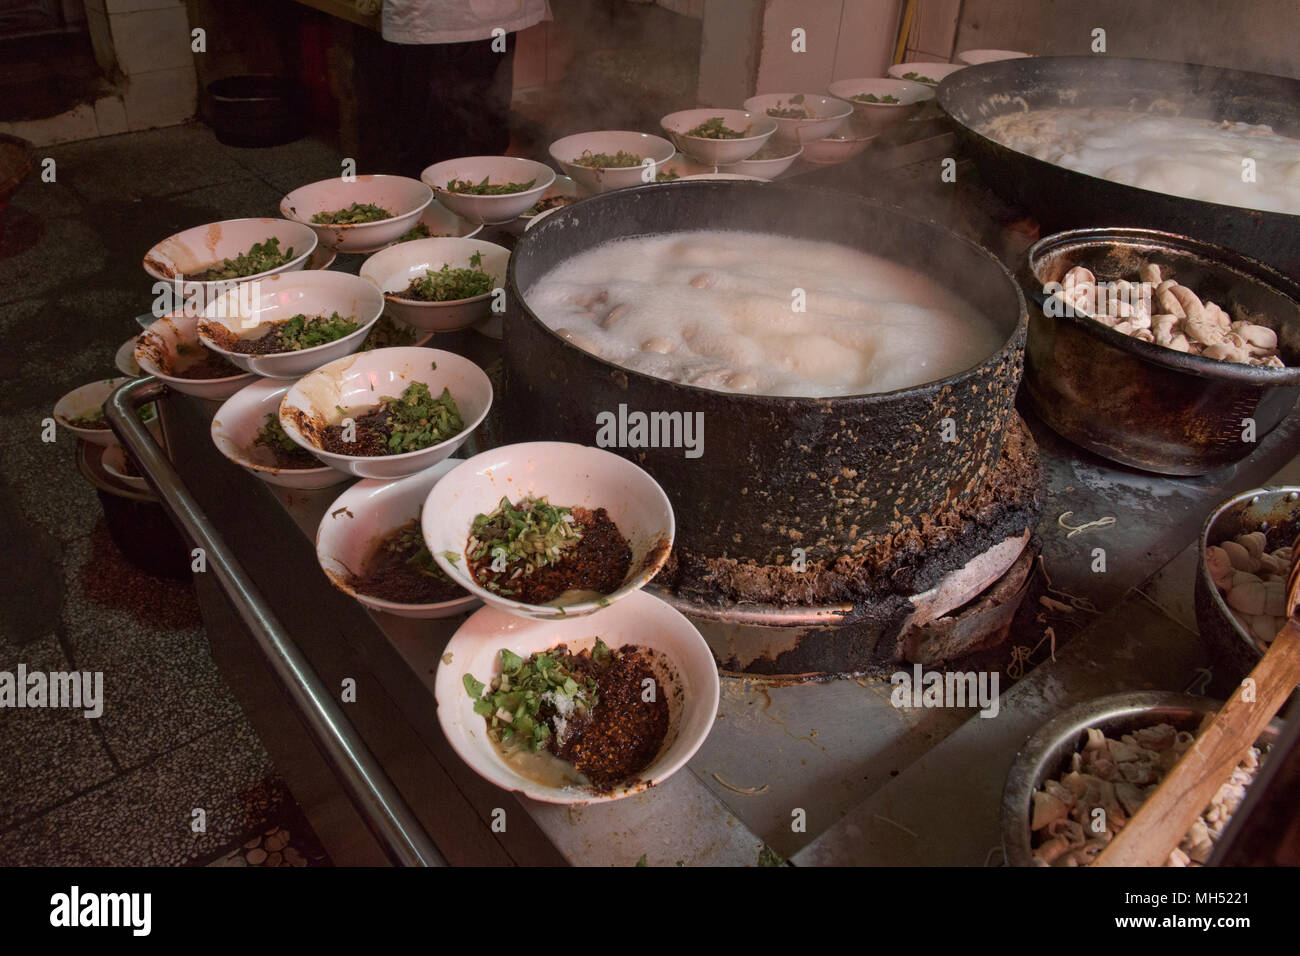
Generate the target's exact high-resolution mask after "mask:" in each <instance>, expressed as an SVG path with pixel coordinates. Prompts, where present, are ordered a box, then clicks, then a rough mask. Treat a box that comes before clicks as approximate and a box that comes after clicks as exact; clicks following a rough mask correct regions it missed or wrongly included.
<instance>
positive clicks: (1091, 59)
mask: <svg viewBox="0 0 1300 956" xmlns="http://www.w3.org/2000/svg"><path fill="white" fill-rule="evenodd" d="M938 99H939V105H940V107H942V108H943V110H944V112H946V113H947V114H948V116H949V117H951V118H952V120H953V121H954V123H955V125H956V128H957V134H958V136H959V138H960V139H961V141H962V143H963V145H964V147H965V150H966V151H967V152H968V153H969V155H971V157H972V158H973V159H974V160H975V163H976V165H977V166H978V167H979V169H980V172H981V174H982V175H983V177H984V179H985V181H986V182H987V183H988V184H989V185H990V186H991V187H992V188H993V189H995V190H997V191H998V192H999V193H1001V194H1003V195H1004V196H1006V197H1007V198H1009V199H1010V200H1012V201H1013V202H1016V203H1018V204H1019V205H1021V206H1023V207H1024V208H1025V209H1027V210H1029V211H1030V212H1031V213H1033V215H1034V216H1035V217H1036V218H1037V219H1038V221H1039V223H1040V224H1041V225H1042V227H1043V232H1044V233H1047V232H1056V231H1058V230H1062V229H1074V228H1078V227H1082V226H1145V227H1148V228H1152V229H1161V230H1164V231H1166V232H1176V233H1181V234H1182V235H1186V236H1192V237H1194V238H1196V239H1203V240H1205V241H1206V242H1212V243H1215V244H1216V245H1220V246H1224V247H1226V248H1228V249H1235V250H1236V251H1238V252H1244V253H1246V254H1247V255H1249V256H1252V257H1254V258H1256V259H1259V260H1260V261H1262V262H1266V263H1268V264H1269V265H1271V266H1273V267H1275V268H1277V269H1280V270H1281V271H1282V272H1284V273H1287V274H1289V275H1292V276H1300V242H1297V241H1296V236H1297V235H1300V216H1297V215H1288V214H1287V213H1281V212H1263V211H1260V210H1256V209H1244V208H1241V207H1237V206H1224V205H1221V204H1219V203H1212V202H1203V201H1201V200H1198V199H1184V198H1181V197H1178V196H1168V195H1165V194H1164V193H1158V192H1152V191H1151V190H1149V189H1138V188H1137V187H1135V186H1125V185H1123V184H1121V183H1113V182H1110V181H1109V180H1105V179H1098V178H1097V177H1095V176H1088V175H1086V174H1084V173H1079V172H1075V171H1073V170H1070V169H1066V168H1065V167H1063V166H1057V165H1055V164H1053V163H1048V162H1045V161H1043V160H1040V159H1035V158H1034V157H1032V156H1029V155H1026V154H1025V153H1020V152H1017V151H1015V150H1013V149H1009V148H1008V147H1006V146H1003V145H1001V144H999V143H996V142H994V141H993V140H991V139H989V138H987V137H985V136H983V135H981V134H980V133H979V132H977V131H976V129H975V127H978V126H980V125H982V124H984V123H987V122H988V121H989V120H991V119H994V118H996V117H998V116H1001V115H1002V114H1004V113H1010V112H1016V111H1020V110H1025V109H1047V108H1053V107H1061V108H1078V107H1117V108H1121V109H1131V110H1133V111H1134V112H1142V111H1144V110H1146V109H1147V108H1148V107H1151V108H1153V109H1154V110H1156V111H1158V112H1160V113H1162V114H1168V113H1170V112H1172V111H1177V112H1178V113H1179V114H1180V115H1183V116H1190V117H1196V118H1201V119H1211V120H1215V121H1218V120H1235V121H1238V122H1244V123H1267V124H1268V125H1270V126H1272V127H1273V129H1274V130H1275V131H1276V132H1278V133H1281V134H1283V135H1286V136H1295V137H1300V80H1295V79H1290V78H1288V77H1283V76H1270V75H1268V74H1264V73H1248V72H1245V71H1243V70H1225V69H1221V68H1219V67H1213V66H1197V65H1195V64H1190V63H1168V62H1164V61H1161V60H1138V59H1125V58H1123V57H1112V56H1055V57H1025V58H1021V59H1015V60H1000V61H997V62H994V63H984V64H981V65H979V66H972V67H967V68H966V69H964V70H958V71H957V72H956V73H953V74H951V75H950V76H948V77H947V78H945V79H944V81H943V83H942V84H941V85H940V87H939V94H938Z"/></svg>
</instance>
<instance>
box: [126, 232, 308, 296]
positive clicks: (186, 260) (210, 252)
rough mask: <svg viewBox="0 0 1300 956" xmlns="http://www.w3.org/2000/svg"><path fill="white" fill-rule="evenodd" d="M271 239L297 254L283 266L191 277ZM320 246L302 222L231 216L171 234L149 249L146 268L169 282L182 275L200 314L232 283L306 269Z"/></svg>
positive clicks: (156, 276)
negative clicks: (204, 279) (205, 278)
mask: <svg viewBox="0 0 1300 956" xmlns="http://www.w3.org/2000/svg"><path fill="white" fill-rule="evenodd" d="M267 239H278V240H280V251H281V252H287V251H289V250H290V249H292V250H293V257H292V258H291V259H290V260H289V261H288V262H286V263H285V264H284V265H282V266H277V267H276V268H274V269H267V270H266V271H265V272H259V273H257V274H255V275H250V276H244V277H242V278H239V279H214V280H212V281H210V282H197V281H195V280H193V279H190V278H188V276H190V275H195V274H197V273H200V272H203V271H204V270H206V269H210V268H212V267H213V266H214V265H216V264H217V263H219V262H221V261H222V260H223V259H234V258H235V257H236V256H238V255H239V254H240V253H241V252H242V253H246V252H248V250H249V249H250V248H251V247H252V246H254V245H255V244H257V243H259V242H265V241H266V240H267ZM316 245H317V239H316V233H314V232H313V231H312V230H310V229H308V228H307V227H306V226H304V225H303V224H302V223H299V222H291V221H290V220H288V219H227V220H225V221H223V222H212V223H208V224H207V225H205V226H195V227H194V228H193V229H186V230H185V231H184V232H178V233H176V234H175V235H174V236H168V237H167V238H166V239H164V240H163V241H162V242H160V243H158V245H156V246H154V247H153V248H152V249H150V250H149V251H148V252H146V253H145V254H144V271H145V272H147V273H149V275H151V276H153V277H154V278H155V279H161V280H164V281H167V282H173V281H174V280H176V279H177V278H178V277H181V278H183V280H184V285H183V287H182V288H183V297H184V299H185V300H187V301H189V300H192V301H193V302H194V306H193V308H191V309H190V311H193V312H196V313H197V310H198V309H199V308H201V307H202V306H203V305H206V304H207V303H208V302H210V301H212V299H214V298H216V297H217V296H218V295H220V294H221V293H222V292H224V291H225V290H226V289H228V288H230V286H231V284H232V283H238V282H249V281H251V280H253V279H259V278H263V277H265V276H271V275H276V274H278V273H282V272H296V271H297V270H299V269H304V268H307V264H308V262H309V261H310V260H311V258H312V256H313V254H314V253H315V252H316ZM180 305H181V303H179V302H177V303H175V307H176V309H179V307H180ZM155 314H156V313H155Z"/></svg>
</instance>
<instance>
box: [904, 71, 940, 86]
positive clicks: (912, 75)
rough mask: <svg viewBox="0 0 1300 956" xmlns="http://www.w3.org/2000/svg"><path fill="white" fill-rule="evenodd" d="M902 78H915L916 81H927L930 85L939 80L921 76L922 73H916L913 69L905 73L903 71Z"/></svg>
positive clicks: (935, 83)
mask: <svg viewBox="0 0 1300 956" xmlns="http://www.w3.org/2000/svg"><path fill="white" fill-rule="evenodd" d="M903 79H905V80H916V82H918V83H929V84H930V85H931V86H935V85H937V84H938V82H939V81H938V80H936V79H934V78H932V77H929V76H923V75H921V74H920V73H917V72H916V71H915V70H910V71H908V72H907V73H904V74H903Z"/></svg>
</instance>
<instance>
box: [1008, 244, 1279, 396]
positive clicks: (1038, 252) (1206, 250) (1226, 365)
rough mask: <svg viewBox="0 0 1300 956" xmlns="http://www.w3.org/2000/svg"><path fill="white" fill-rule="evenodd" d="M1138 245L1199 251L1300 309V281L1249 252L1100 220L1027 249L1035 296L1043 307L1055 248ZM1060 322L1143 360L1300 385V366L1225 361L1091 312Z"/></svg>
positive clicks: (1227, 377)
mask: <svg viewBox="0 0 1300 956" xmlns="http://www.w3.org/2000/svg"><path fill="white" fill-rule="evenodd" d="M1103 245H1106V246H1135V245H1144V246H1146V245H1154V246H1160V247H1163V248H1165V249H1167V250H1170V251H1174V252H1180V253H1185V254H1191V255H1196V256H1199V257H1201V258H1203V259H1206V260H1207V261H1209V262H1211V263H1213V264H1214V265H1215V266H1216V267H1217V268H1220V269H1226V270H1228V271H1230V272H1233V273H1236V274H1237V275H1238V276H1240V277H1241V278H1243V279H1247V280H1250V281H1252V282H1257V283H1259V284H1261V285H1265V286H1268V287H1269V288H1270V289H1271V290H1272V291H1274V292H1276V293H1278V294H1279V295H1282V296H1284V297H1285V298H1287V299H1290V300H1292V302H1293V303H1294V304H1295V308H1296V310H1297V311H1298V312H1300V284H1297V283H1296V282H1294V281H1293V280H1291V279H1289V278H1287V276H1285V275H1283V274H1282V273H1281V272H1279V271H1278V270H1277V269H1274V268H1273V267H1272V266H1269V265H1267V264H1265V263H1263V262H1260V261H1259V260H1257V259H1252V258H1251V257H1250V256H1246V255H1243V254H1241V253H1239V252H1235V251H1233V250H1231V249H1227V248H1224V247H1223V246H1219V245H1215V244H1214V243H1210V242H1204V241H1202V240H1200V239H1194V238H1192V237H1191V236H1184V235H1180V234H1178V233H1174V232H1162V231H1160V230H1158V229H1143V228H1138V227H1136V226H1095V227H1091V228H1086V229H1067V230H1064V231H1063V232H1056V233H1052V234H1051V235H1050V236H1044V237H1043V238H1042V239H1039V240H1038V241H1037V242H1035V243H1034V244H1033V245H1032V246H1030V247H1029V251H1028V253H1026V258H1025V261H1026V264H1027V267H1028V270H1029V276H1030V278H1031V279H1032V280H1033V283H1034V289H1033V291H1032V293H1031V297H1032V298H1033V300H1034V302H1035V303H1036V304H1037V305H1039V306H1040V307H1041V305H1042V303H1043V298H1044V297H1043V295H1042V293H1041V285H1042V277H1041V276H1040V275H1039V273H1038V267H1039V266H1040V265H1041V263H1042V260H1043V259H1044V258H1045V257H1046V255H1047V254H1048V253H1050V252H1058V251H1061V250H1066V249H1077V248H1085V247H1090V246H1103ZM1053 318H1054V320H1055V321H1057V322H1067V323H1069V324H1071V325H1073V326H1074V327H1075V328H1077V329H1081V330H1082V331H1084V332H1085V333H1087V334H1088V335H1090V336H1092V337H1093V338H1095V339H1099V340H1100V341H1102V342H1105V343H1106V344H1107V345H1109V346H1111V347H1113V348H1118V349H1120V350H1121V351H1125V352H1129V353H1131V354H1133V355H1134V356H1136V357H1137V358H1139V359H1141V360H1142V361H1144V362H1149V363H1151V364H1153V365H1159V366H1162V367H1164V368H1169V369H1174V370H1176V371H1179V372H1185V373H1187V374H1190V375H1196V376H1200V377H1203V378H1212V379H1217V380H1220V381H1225V382H1237V383H1242V384H1249V385H1257V386H1266V387H1268V386H1282V387H1286V386H1293V385H1300V367H1297V366H1289V367H1287V368H1264V367H1262V366H1255V365H1242V364H1240V363H1238V362H1223V361H1220V360H1218V359H1209V358H1205V357H1204V356H1200V355H1190V354H1188V353H1185V352H1176V351H1174V350H1173V349H1169V348H1165V347H1164V346H1161V345H1156V344H1155V343H1154V342H1143V341H1142V340H1140V339H1135V338H1133V337H1132V336H1130V335H1124V334H1123V333H1122V332H1116V331H1115V330H1114V329H1112V328H1110V327H1109V326H1107V325H1104V324H1103V323H1101V322H1098V321H1096V320H1095V319H1092V318H1089V317H1088V316H1086V315H1077V314H1075V315H1072V314H1070V313H1068V312H1066V313H1064V314H1062V315H1059V316H1054V317H1053Z"/></svg>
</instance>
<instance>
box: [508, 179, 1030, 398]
mask: <svg viewBox="0 0 1300 956" xmlns="http://www.w3.org/2000/svg"><path fill="white" fill-rule="evenodd" d="M719 188H722V189H730V190H741V191H753V190H760V189H761V190H763V191H764V192H766V193H771V192H777V191H780V192H786V193H793V194H795V195H799V194H803V195H806V196H827V195H835V196H837V197H838V198H839V199H840V200H842V201H853V202H855V203H858V204H861V205H867V206H873V207H875V208H876V209H879V210H883V211H885V212H887V213H890V214H893V215H897V216H900V217H903V218H906V219H910V220H912V221H913V222H917V223H921V224H923V225H925V226H928V227H930V228H932V229H936V230H939V231H940V232H942V233H945V234H947V235H948V236H950V237H951V238H953V239H955V240H957V241H958V242H961V243H962V244H964V245H966V246H967V247H969V248H971V249H973V250H975V251H976V252H979V253H982V254H983V255H984V256H986V257H987V258H988V259H989V261H990V262H991V263H992V264H994V265H996V266H997V268H998V269H999V270H1001V272H1002V274H1003V276H1004V277H1005V278H1006V280H1007V283H1008V284H1009V286H1010V287H1011V288H1012V289H1013V290H1014V291H1015V296H1016V303H1017V306H1018V309H1019V314H1018V315H1017V317H1016V321H1015V324H1014V325H1013V327H1012V329H1011V331H1010V333H1009V334H1008V335H1007V336H1006V337H1005V338H1004V339H1003V340H1002V343H1001V344H1000V345H999V346H998V347H997V348H996V349H994V350H993V351H992V352H990V353H989V354H988V355H986V356H985V357H984V358H982V359H980V360H979V361H978V362H976V363H975V364H974V365H972V366H970V367H969V368H965V369H962V370H961V371H960V372H956V373H955V374H953V375H949V376H947V377H946V378H940V379H935V380H933V381H929V382H921V383H920V384H918V385H910V386H907V387H905V388H897V389H894V390H892V391H888V392H864V393H860V394H856V395H830V396H823V397H820V398H818V397H813V396H807V395H751V394H748V393H746V392H724V391H720V390H718V389H713V388H702V387H701V386H699V385H689V384H686V383H683V382H673V381H670V380H668V379H666V378H658V377H656V376H653V375H646V374H645V373H643V372H638V371H636V370H635V369H630V368H624V367H623V366H622V365H615V364H614V363H613V362H610V361H607V360H606V359H603V358H601V357H600V356H598V355H594V354H592V353H591V352H588V351H586V350H585V349H580V348H578V346H576V345H574V344H573V343H572V342H569V341H568V340H567V339H565V338H564V337H563V336H561V335H558V334H557V333H556V332H555V330H554V329H552V328H551V327H550V326H548V325H547V324H546V323H545V322H543V321H542V320H541V319H540V318H538V316H537V314H536V313H535V312H534V311H533V310H532V308H531V307H530V306H529V305H528V302H527V300H526V299H525V297H524V294H523V291H522V290H521V289H520V288H519V283H518V281H517V278H516V262H517V260H518V258H519V257H518V255H517V254H513V253H512V254H511V256H510V262H509V265H508V266H507V267H506V293H507V295H508V296H509V297H511V298H513V299H514V301H516V302H517V303H518V304H519V307H520V309H521V310H522V312H523V314H524V315H526V316H527V318H528V319H529V320H531V321H532V322H534V323H536V324H537V326H538V327H539V328H540V329H542V330H543V331H544V332H545V333H546V334H547V335H549V336H551V337H552V338H554V339H555V340H556V341H557V342H559V343H560V344H561V346H562V347H564V348H567V349H572V350H574V351H576V352H578V353H579V354H580V355H583V356H585V357H586V358H588V359H590V360H592V361H594V362H597V363H599V364H600V365H602V366H604V367H605V368H606V369H607V370H608V371H609V372H610V374H621V375H623V376H625V377H626V378H627V379H628V380H629V381H637V382H639V383H642V384H646V385H653V386H656V387H668V388H680V389H685V390H686V391H688V392H690V393H697V394H700V395H708V396H717V395H725V396H727V397H728V398H734V399H736V400H737V401H743V402H747V403H750V404H756V405H760V406H762V405H767V406H770V407H772V408H789V407H790V406H795V407H805V408H809V409H814V408H828V407H831V406H833V405H835V404H836V403H839V402H853V403H854V404H858V405H862V404H877V403H882V404H883V403H887V402H892V401H896V400H897V399H899V398H901V397H906V396H908V395H914V394H918V393H924V392H927V391H937V390H940V389H943V388H945V387H955V386H960V385H961V384H962V383H964V382H965V381H967V380H968V379H970V378H971V377H973V376H974V375H976V374H978V372H979V370H980V369H981V368H983V367H984V366H985V365H987V364H989V363H990V362H992V361H994V360H995V359H996V358H997V357H998V356H1001V355H1004V354H1006V353H1008V352H1012V351H1021V350H1022V349H1023V347H1022V346H1021V345H1020V344H1019V343H1020V342H1022V341H1023V338H1024V336H1025V335H1027V334H1028V329H1029V306H1028V303H1027V302H1026V300H1025V294H1024V290H1023V289H1021V287H1020V283H1019V282H1017V281H1016V277H1015V276H1014V275H1012V274H1011V271H1010V270H1009V269H1007V267H1006V266H1005V265H1004V264H1003V263H1002V261H1001V260H1000V259H999V258H998V257H997V256H996V255H994V254H993V253H992V252H991V251H990V250H989V249H988V248H986V247H985V246H983V245H982V244H980V243H978V242H976V241H975V240H973V239H971V238H969V237H967V236H964V235H962V234H961V233H959V232H956V231H954V230H952V229H950V228H948V227H947V226H945V225H944V224H943V223H941V222H939V221H937V220H935V219H931V218H929V217H926V216H918V215H916V214H914V213H912V212H910V211H908V210H906V209H903V208H902V207H901V206H898V205H896V204H893V203H888V202H882V201H879V200H875V199H867V198H865V197H860V196H846V195H844V194H841V193H836V192H835V191H834V190H829V189H823V188H819V187H812V186H794V185H785V184H780V185H778V184H774V183H766V182H763V183H751V182H734V181H733V182H723V181H717V180H696V181H693V182H676V183H647V184H644V185H641V186H630V187H627V188H625V189H618V190H613V191H611V192H608V193H600V194H598V195H595V196H589V197H588V198H587V199H584V200H581V201H579V202H576V203H571V204H569V205H568V206H562V207H560V208H559V209H556V210H555V211H554V213H553V214H552V215H549V216H547V217H546V221H545V222H544V223H539V224H538V225H537V226H535V227H534V228H532V229H529V230H528V231H527V232H525V233H524V236H523V238H522V239H521V240H520V241H519V244H518V245H516V246H515V253H518V251H519V249H520V248H524V247H526V245H527V244H528V243H530V242H541V241H542V239H541V235H542V233H544V232H546V231H547V230H548V229H556V228H563V227H564V225H565V221H566V217H569V216H572V215H573V212H574V210H579V209H581V207H583V206H585V205H587V204H588V203H592V202H600V201H601V200H603V199H605V197H609V196H621V195H636V194H641V193H646V192H648V191H658V190H663V189H693V190H696V191H698V192H700V193H701V194H705V193H713V192H717V191H718V189H719ZM675 231H677V232H695V231H701V230H690V229H681V230H675ZM669 234H671V232H669V231H666V230H665V231H661V232H659V233H646V235H669ZM775 234H776V235H781V233H779V232H777V233H775ZM790 238H798V237H794V236H791V237H790ZM827 241H833V240H827ZM932 281H937V280H932Z"/></svg>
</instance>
